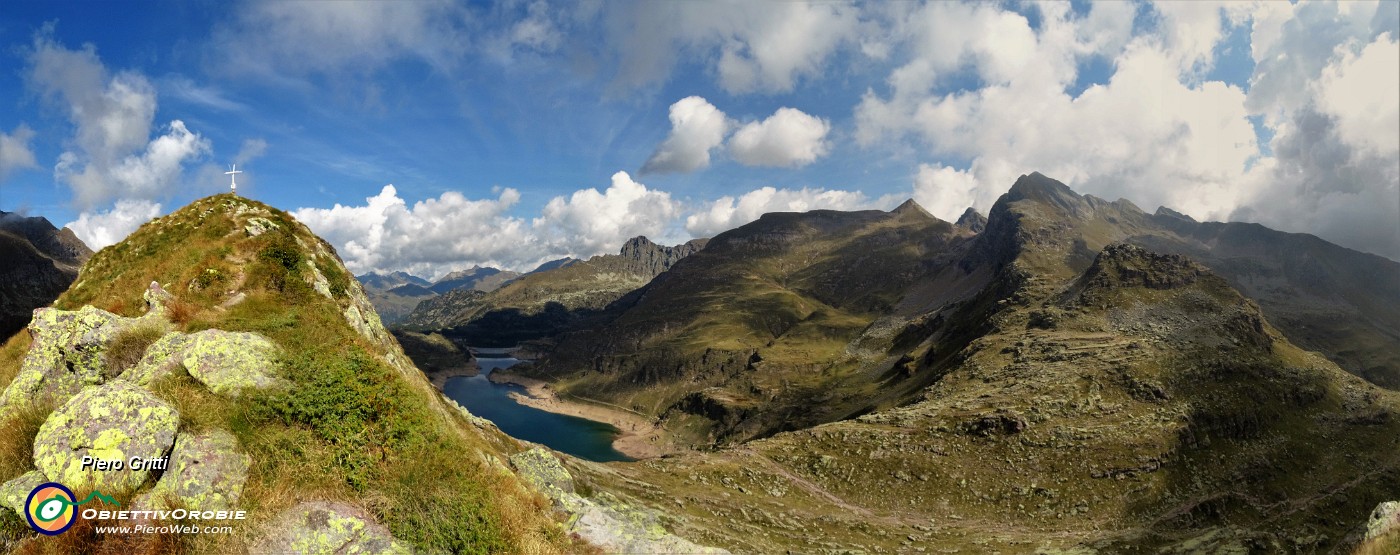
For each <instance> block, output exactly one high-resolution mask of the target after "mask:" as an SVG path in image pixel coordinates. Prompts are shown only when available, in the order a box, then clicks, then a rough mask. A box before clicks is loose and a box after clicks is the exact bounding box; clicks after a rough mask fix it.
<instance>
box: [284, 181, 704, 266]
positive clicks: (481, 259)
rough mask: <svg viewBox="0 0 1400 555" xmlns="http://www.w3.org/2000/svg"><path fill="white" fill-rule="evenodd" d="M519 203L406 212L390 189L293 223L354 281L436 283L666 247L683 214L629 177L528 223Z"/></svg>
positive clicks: (442, 199) (451, 199)
mask: <svg viewBox="0 0 1400 555" xmlns="http://www.w3.org/2000/svg"><path fill="white" fill-rule="evenodd" d="M519 201H520V193H519V192H518V191H516V190H515V189H510V188H507V189H503V190H501V191H500V193H499V195H498V197H497V198H495V199H483V200H472V199H468V198H466V197H464V196H463V195H462V194H461V193H457V192H448V193H443V194H442V195H441V196H439V197H438V198H435V199H428V200H424V201H420V202H416V203H413V205H412V206H409V205H408V203H407V202H406V201H405V200H403V199H402V198H400V197H399V195H398V189H396V188H395V187H394V186H393V185H387V186H385V187H384V188H383V189H382V190H381V191H380V192H379V194H377V195H375V196H373V197H370V198H367V199H365V204H364V205H361V206H342V205H340V204H336V205H335V206H334V207H332V208H301V209H298V210H295V211H293V212H292V215H293V216H295V217H296V218H297V219H298V220H301V221H302V222H303V223H305V224H306V225H307V226H309V227H310V228H311V229H312V230H313V231H315V232H316V233H317V234H318V235H320V236H322V237H324V238H325V239H326V240H327V241H330V242H331V244H332V245H335V247H336V250H337V251H338V252H339V253H340V256H341V258H342V259H344V260H345V265H346V267H348V268H349V269H350V270H351V271H352V272H354V273H356V274H360V273H364V272H368V271H372V270H380V271H391V270H405V271H409V272H413V273H417V274H419V275H427V276H434V277H436V276H441V275H443V274H446V273H447V272H449V271H452V270H455V269H460V268H462V267H465V266H468V265H471V264H482V265H486V266H495V267H498V268H509V269H516V270H525V269H530V268H533V267H535V266H538V265H539V264H540V263H542V262H545V261H548V260H553V259H557V258H561V257H564V256H573V257H582V258H586V257H589V256H593V255H596V254H603V253H612V252H616V250H617V249H618V248H619V247H620V246H621V245H622V243H623V241H625V240H627V239H629V238H631V237H634V236H637V235H647V236H649V237H651V238H653V239H658V240H664V239H667V238H668V237H667V235H666V234H667V231H668V227H669V226H671V225H672V224H673V223H674V221H675V220H676V219H677V217H678V215H679V214H680V204H679V203H678V202H676V201H673V200H671V196H670V195H669V194H667V193H665V192H661V191H655V190H650V189H648V188H647V187H646V186H645V185H642V184H640V183H637V182H635V181H633V180H632V179H631V177H629V176H628V175H627V174H626V173H625V172H618V173H617V174H615V175H613V178H612V184H611V186H609V187H608V188H607V189H606V190H605V191H603V192H599V191H598V190H596V189H583V190H579V191H575V192H574V193H573V194H572V195H569V196H568V197H563V196H561V197H555V198H554V199H553V200H551V201H550V202H549V203H548V204H547V205H546V206H545V207H544V209H543V210H542V211H541V213H540V216H539V217H537V218H534V219H533V221H527V220H526V219H524V218H519V217H515V216H512V215H510V214H509V210H510V209H511V208H512V207H513V206H515V204H516V203H518V202H519Z"/></svg>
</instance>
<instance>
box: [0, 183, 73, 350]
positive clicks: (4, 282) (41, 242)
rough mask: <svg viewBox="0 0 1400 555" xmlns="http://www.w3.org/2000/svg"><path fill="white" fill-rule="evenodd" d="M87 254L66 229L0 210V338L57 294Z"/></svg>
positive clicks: (70, 282) (70, 280)
mask: <svg viewBox="0 0 1400 555" xmlns="http://www.w3.org/2000/svg"><path fill="white" fill-rule="evenodd" d="M92 254H93V252H92V250H91V249H89V248H88V247H87V245H85V244H83V242H82V240H80V239H78V237H77V235H74V234H73V230H71V229H68V228H66V227H65V228H63V229H58V228H56V227H54V225H53V224H52V223H50V222H49V221H48V220H47V219H45V218H42V217H25V216H21V215H19V214H15V213H11V212H4V211H0V260H3V261H4V264H0V339H3V338H6V337H9V336H10V335H12V334H14V333H15V332H18V331H19V330H21V329H23V328H24V326H25V325H26V324H28V323H29V320H30V318H31V313H32V311H33V310H34V309H36V308H39V307H43V306H47V305H48V304H49V303H51V302H53V300H54V299H56V298H58V295H59V294H61V293H63V291H64V290H66V289H67V288H68V286H69V285H70V284H72V283H73V280H74V279H76V278H77V276H78V269H79V268H80V267H81V266H82V264H83V263H84V262H86V261H87V260H88V258H89V257H91V256H92Z"/></svg>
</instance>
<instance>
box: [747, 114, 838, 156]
mask: <svg viewBox="0 0 1400 555" xmlns="http://www.w3.org/2000/svg"><path fill="white" fill-rule="evenodd" d="M830 131H831V124H829V123H827V121H826V120H824V119H822V118H818V117H814V116H810V115H808V114H805V113H803V112H802V111H801V110H797V109H794V108H779V109H778V111H777V112H774V113H773V115H772V116H769V117H768V119H765V120H763V121H756V122H751V123H749V124H746V125H744V126H743V127H741V128H739V130H738V131H735V132H734V136H733V137H731V138H730V139H729V151H730V152H731V153H733V154H734V159H735V160H738V161H739V163H741V164H744V165H748V166H805V165H807V164H810V163H812V162H815V161H816V160H817V158H820V157H822V156H825V155H826V153H827V151H829V150H830V145H829V144H828V143H827V142H826V135H827V133H828V132H830Z"/></svg>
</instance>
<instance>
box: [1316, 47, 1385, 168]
mask: <svg viewBox="0 0 1400 555" xmlns="http://www.w3.org/2000/svg"><path fill="white" fill-rule="evenodd" d="M1339 50H1340V53H1341V55H1340V56H1339V57H1338V59H1337V61H1336V62H1335V63H1333V64H1332V65H1330V66H1328V67H1327V68H1326V69H1325V70H1323V72H1322V78H1321V79H1319V80H1318V81H1317V84H1316V86H1317V101H1318V106H1319V108H1321V109H1322V110H1324V111H1326V112H1327V113H1329V114H1332V115H1333V116H1335V117H1336V119H1337V132H1338V133H1339V134H1340V136H1341V138H1342V139H1343V140H1345V141H1346V142H1347V143H1349V144H1352V145H1357V146H1362V147H1365V148H1369V149H1372V150H1374V151H1376V152H1378V153H1380V154H1390V155H1395V154H1396V153H1397V152H1400V133H1396V131H1400V102H1396V99H1400V71H1396V69H1395V68H1400V43H1397V42H1396V41H1395V38H1394V36H1392V35H1391V34H1390V33H1386V34H1384V35H1381V36H1380V37H1379V38H1377V39H1376V40H1375V42H1372V43H1371V44H1370V45H1367V46H1366V47H1365V48H1364V49H1362V50H1361V52H1360V53H1359V54H1353V53H1352V52H1351V51H1350V50H1348V49H1346V48H1339Z"/></svg>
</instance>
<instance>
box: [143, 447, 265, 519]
mask: <svg viewBox="0 0 1400 555" xmlns="http://www.w3.org/2000/svg"><path fill="white" fill-rule="evenodd" d="M251 462H252V459H251V458H250V457H249V456H248V455H246V454H244V453H242V452H240V451H239V449H238V440H237V438H234V437H233V434H231V433H228V432H227V431H224V430H213V431H211V432H207V433H203V434H198V435H193V434H182V435H181V436H180V437H178V438H176V439H175V449H174V450H172V451H171V452H170V467H169V469H167V470H166V471H165V474H163V475H161V477H160V481H158V482H156V487H155V488H152V489H151V491H150V492H149V493H148V495H149V497H148V498H147V502H146V503H145V504H144V505H145V506H148V507H154V508H157V509H165V508H173V506H174V505H175V503H172V501H178V505H179V506H181V507H184V508H186V509H189V510H192V511H222V510H228V509H232V508H233V507H234V506H235V505H237V504H238V498H239V497H240V496H241V495H243V483H244V482H245V481H247V479H248V466H249V464H251Z"/></svg>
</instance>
